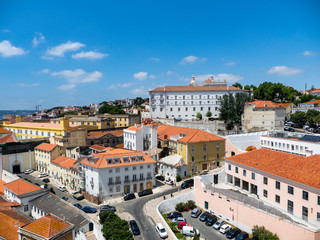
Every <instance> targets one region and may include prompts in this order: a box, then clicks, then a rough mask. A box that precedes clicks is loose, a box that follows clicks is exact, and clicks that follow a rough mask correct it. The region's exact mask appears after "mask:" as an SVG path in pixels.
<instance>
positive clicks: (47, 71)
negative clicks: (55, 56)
mask: <svg viewBox="0 0 320 240" xmlns="http://www.w3.org/2000/svg"><path fill="white" fill-rule="evenodd" d="M49 72H50V70H49V69H48V68H45V69H42V70H41V71H39V72H38V73H49Z"/></svg>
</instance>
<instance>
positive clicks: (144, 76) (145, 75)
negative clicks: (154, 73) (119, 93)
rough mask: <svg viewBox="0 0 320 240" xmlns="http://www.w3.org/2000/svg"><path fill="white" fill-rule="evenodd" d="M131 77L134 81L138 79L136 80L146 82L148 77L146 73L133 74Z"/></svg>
mask: <svg viewBox="0 0 320 240" xmlns="http://www.w3.org/2000/svg"><path fill="white" fill-rule="evenodd" d="M133 77H134V78H135V79H138V80H140V81H141V80H146V79H147V77H148V73H147V72H138V73H135V74H133Z"/></svg>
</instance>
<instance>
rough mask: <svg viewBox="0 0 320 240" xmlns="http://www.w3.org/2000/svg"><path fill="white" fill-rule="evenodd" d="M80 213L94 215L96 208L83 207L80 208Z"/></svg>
mask: <svg viewBox="0 0 320 240" xmlns="http://www.w3.org/2000/svg"><path fill="white" fill-rule="evenodd" d="M81 210H82V211H84V212H85V213H96V212H97V209H96V208H92V207H89V206H84V207H83V208H81Z"/></svg>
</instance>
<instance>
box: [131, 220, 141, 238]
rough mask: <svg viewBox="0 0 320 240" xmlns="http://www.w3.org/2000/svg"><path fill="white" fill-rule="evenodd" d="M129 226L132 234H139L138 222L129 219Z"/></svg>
mask: <svg viewBox="0 0 320 240" xmlns="http://www.w3.org/2000/svg"><path fill="white" fill-rule="evenodd" d="M130 228H131V231H132V233H133V235H140V229H139V227H138V224H137V222H136V221H135V220H131V221H130Z"/></svg>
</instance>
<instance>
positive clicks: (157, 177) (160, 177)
mask: <svg viewBox="0 0 320 240" xmlns="http://www.w3.org/2000/svg"><path fill="white" fill-rule="evenodd" d="M156 179H158V180H160V181H164V179H165V178H164V176H156Z"/></svg>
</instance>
